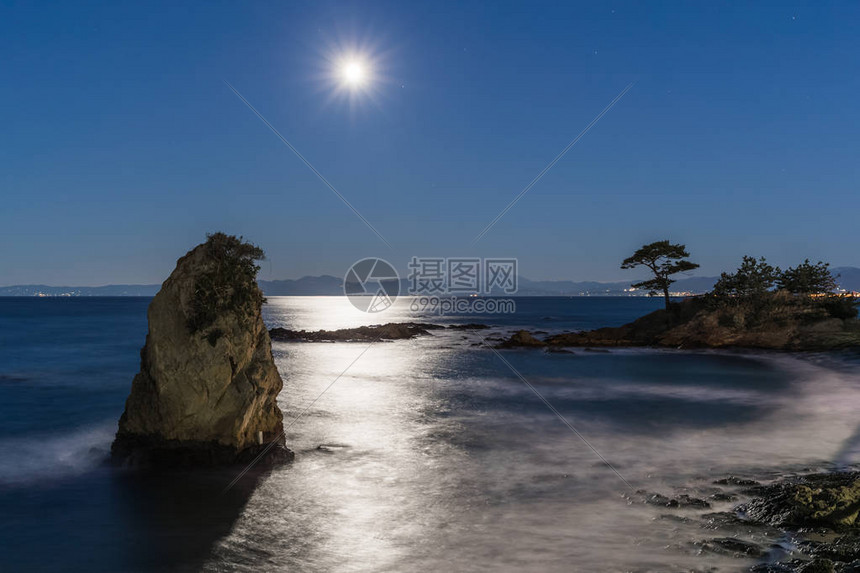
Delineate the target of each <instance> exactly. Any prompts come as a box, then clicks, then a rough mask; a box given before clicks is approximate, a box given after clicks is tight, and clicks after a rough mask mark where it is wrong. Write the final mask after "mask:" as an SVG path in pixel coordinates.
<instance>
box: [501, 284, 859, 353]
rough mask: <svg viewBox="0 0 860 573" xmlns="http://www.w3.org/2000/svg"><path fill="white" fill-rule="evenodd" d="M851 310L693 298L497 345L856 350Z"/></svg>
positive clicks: (790, 299)
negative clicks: (615, 321) (591, 326)
mask: <svg viewBox="0 0 860 573" xmlns="http://www.w3.org/2000/svg"><path fill="white" fill-rule="evenodd" d="M856 312H857V311H856V308H855V307H854V301H853V300H852V299H848V298H844V297H822V298H820V299H815V298H802V297H795V296H792V295H790V294H788V293H773V294H771V295H769V296H768V297H766V298H765V299H764V300H759V301H756V302H755V303H750V302H747V301H739V300H738V301H736V300H715V299H713V298H711V297H697V298H692V299H688V300H685V301H682V302H680V303H675V304H673V305H672V306H671V308H670V309H669V310H663V309H661V310H657V311H655V312H652V313H651V314H648V315H646V316H643V317H642V318H639V319H637V320H635V321H633V322H631V323H629V324H625V325H623V326H619V327H606V328H598V329H596V330H590V331H585V332H570V333H563V334H555V335H552V336H546V337H539V336H536V333H531V332H528V331H524V330H523V331H518V332H516V333H515V334H514V335H513V336H511V337H510V338H509V339H508V340H506V341H504V342H502V343H501V344H499V346H498V347H500V348H515V347H532V348H537V347H550V348H552V347H556V348H558V347H613V346H617V347H625V346H654V347H668V348H757V349H768V350H782V351H805V350H809V351H813V350H815V351H820V350H837V349H845V348H860V321H858V320H857V318H856Z"/></svg>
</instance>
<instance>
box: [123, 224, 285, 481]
mask: <svg viewBox="0 0 860 573" xmlns="http://www.w3.org/2000/svg"><path fill="white" fill-rule="evenodd" d="M261 258H263V252H262V250H261V249H260V248H259V247H256V246H254V245H252V244H249V243H246V242H243V241H242V239H241V238H237V237H234V236H228V235H225V234H223V233H215V234H212V235H208V239H207V241H206V242H205V243H203V244H201V245H198V246H197V247H195V248H194V249H192V250H191V251H189V252H188V253H187V254H186V255H185V256H184V257H182V258H181V259H179V261H177V264H176V269H175V270H174V271H173V273H171V275H170V277H169V278H168V279H167V280H166V281H165V282H164V284H163V285H162V287H161V290H160V291H159V292H158V294H157V295H156V296H155V298H153V300H152V302H151V303H150V305H149V310H148V312H147V317H148V319H149V333H148V334H147V336H146V344H145V346H144V347H143V349H142V350H141V364H140V372H139V373H138V374H137V376H135V378H134V381H133V382H132V387H131V394H130V395H129V397H128V400H127V402H126V408H125V412H124V413H123V415H122V417H121V418H120V421H119V431H118V432H117V435H116V439H115V441H114V443H113V447H112V453H113V456H114V458H115V459H117V460H122V461H126V462H130V463H133V464H136V465H137V464H141V465H152V466H198V465H227V464H233V463H246V462H249V461H251V460H253V459H255V458H256V457H257V456H258V455H259V454H261V453H264V452H265V459H266V460H267V461H275V460H282V459H289V458H290V457H291V455H292V454H291V452H289V450H287V449H286V448H285V447H283V439H284V438H283V415H282V413H281V411H280V409H279V408H278V405H277V396H278V393H279V392H280V391H281V388H282V387H283V381H282V380H281V377H280V375H279V374H278V370H277V368H276V367H275V363H274V360H273V358H272V350H271V341H270V339H269V333H268V331H267V330H266V327H265V325H264V324H263V318H262V314H261V307H262V303H263V300H264V299H263V295H262V292H261V291H260V289H259V287H258V286H257V283H256V275H257V271H258V270H259V267H258V266H257V265H256V261H257V260H259V259H261ZM273 442H274V444H273V445H272V446H271V447H270V444H272V443H273Z"/></svg>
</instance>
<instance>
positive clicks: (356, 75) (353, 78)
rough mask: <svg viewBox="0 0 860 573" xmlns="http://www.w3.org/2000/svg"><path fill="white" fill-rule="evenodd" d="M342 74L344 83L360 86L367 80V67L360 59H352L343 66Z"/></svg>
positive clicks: (354, 86) (350, 85)
mask: <svg viewBox="0 0 860 573" xmlns="http://www.w3.org/2000/svg"><path fill="white" fill-rule="evenodd" d="M340 75H341V79H342V80H343V83H344V84H346V85H347V86H349V87H351V88H358V87H361V86H362V85H363V84H364V83H365V82H366V81H367V68H366V67H365V65H364V64H363V63H362V62H360V61H358V60H350V61H348V62H346V63H344V64H343V66H341V70H340Z"/></svg>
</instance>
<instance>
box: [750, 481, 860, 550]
mask: <svg viewBox="0 0 860 573" xmlns="http://www.w3.org/2000/svg"><path fill="white" fill-rule="evenodd" d="M744 510H745V512H746V514H747V516H748V517H749V519H751V520H753V521H757V522H761V523H767V524H768V525H772V526H775V527H789V528H791V527H795V528H802V527H817V526H824V527H830V528H833V529H842V528H845V527H849V526H854V527H856V526H858V525H860V520H858V517H860V473H854V472H846V473H833V474H813V475H809V476H805V477H803V478H801V479H797V480H786V481H782V482H779V483H776V484H773V485H770V486H766V487H764V488H763V489H762V491H761V494H760V495H759V496H758V497H756V498H755V499H754V500H752V501H751V502H750V503H749V504H748V505H747V506H746V507H745V508H744ZM858 557H860V556H858Z"/></svg>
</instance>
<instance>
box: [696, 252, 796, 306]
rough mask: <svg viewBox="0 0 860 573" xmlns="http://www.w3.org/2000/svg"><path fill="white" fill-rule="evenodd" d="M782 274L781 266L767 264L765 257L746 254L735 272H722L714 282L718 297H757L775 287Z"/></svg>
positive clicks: (714, 291)
mask: <svg viewBox="0 0 860 573" xmlns="http://www.w3.org/2000/svg"><path fill="white" fill-rule="evenodd" d="M780 276H781V271H780V270H779V267H773V266H771V265H769V264H767V261H766V260H765V258H764V257H762V258H760V259H758V260H757V259H756V258H755V257H751V256H744V260H743V263H741V266H740V267H738V270H737V271H735V272H734V273H722V274H720V278H719V280H717V282H716V284H714V290H713V293H714V295H715V296H718V297H742V298H744V297H757V296H761V295H763V294H764V293H766V292H769V291H770V290H772V289H773V287H774V285H775V284H776V281H777V279H778V278H779V277H780Z"/></svg>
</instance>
